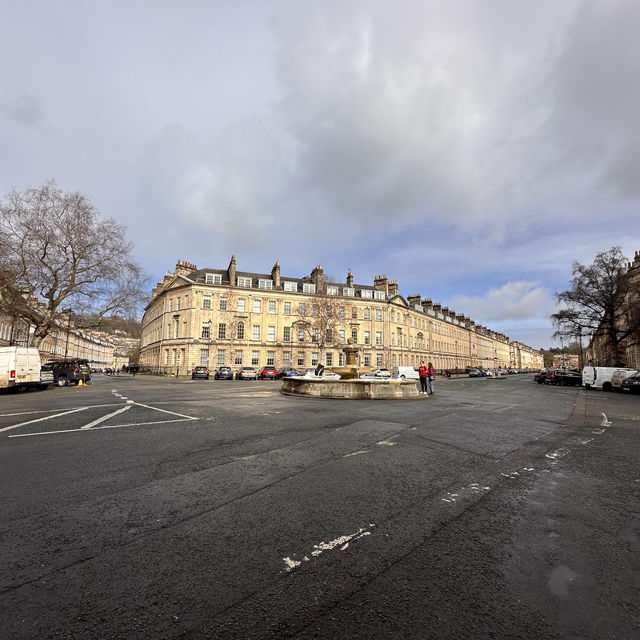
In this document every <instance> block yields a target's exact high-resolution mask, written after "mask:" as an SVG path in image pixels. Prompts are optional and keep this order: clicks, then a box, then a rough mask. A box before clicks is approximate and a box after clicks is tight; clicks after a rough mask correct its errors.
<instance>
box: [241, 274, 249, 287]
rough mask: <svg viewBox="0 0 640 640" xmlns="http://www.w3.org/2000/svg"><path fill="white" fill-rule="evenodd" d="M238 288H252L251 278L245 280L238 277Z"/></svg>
mask: <svg viewBox="0 0 640 640" xmlns="http://www.w3.org/2000/svg"><path fill="white" fill-rule="evenodd" d="M238 286H239V287H250V286H251V278H245V277H243V276H238Z"/></svg>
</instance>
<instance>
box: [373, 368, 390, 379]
mask: <svg viewBox="0 0 640 640" xmlns="http://www.w3.org/2000/svg"><path fill="white" fill-rule="evenodd" d="M369 375H372V376H373V377H374V378H390V377H391V371H389V369H386V368H385V367H380V368H379V369H374V370H373V371H372V372H371V373H370V374H369Z"/></svg>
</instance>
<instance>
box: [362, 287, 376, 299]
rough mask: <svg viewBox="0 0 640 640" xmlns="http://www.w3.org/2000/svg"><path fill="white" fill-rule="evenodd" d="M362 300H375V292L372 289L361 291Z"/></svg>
mask: <svg viewBox="0 0 640 640" xmlns="http://www.w3.org/2000/svg"><path fill="white" fill-rule="evenodd" d="M360 297H361V298H373V291H371V289H360Z"/></svg>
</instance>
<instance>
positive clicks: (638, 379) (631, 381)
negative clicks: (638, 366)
mask: <svg viewBox="0 0 640 640" xmlns="http://www.w3.org/2000/svg"><path fill="white" fill-rule="evenodd" d="M620 391H622V392H623V393H624V392H625V391H628V392H629V393H640V371H636V372H635V373H634V374H633V375H630V376H629V377H628V378H625V379H624V380H623V381H622V384H621V385H620Z"/></svg>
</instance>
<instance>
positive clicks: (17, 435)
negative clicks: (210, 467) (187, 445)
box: [7, 418, 198, 438]
mask: <svg viewBox="0 0 640 640" xmlns="http://www.w3.org/2000/svg"><path fill="white" fill-rule="evenodd" d="M197 419H198V418H180V419H177V420H155V421H153V422H129V423H128V424H107V425H103V426H102V427H94V428H93V429H83V428H82V427H80V429H62V430H61V431H40V432H39V433H15V434H13V435H12V436H7V437H8V438H30V437H31V436H49V435H52V434H59V433H89V432H91V431H98V430H100V429H122V428H123V427H142V426H144V425H148V424H169V423H171V422H192V421H193V420H197Z"/></svg>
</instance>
